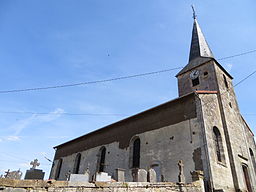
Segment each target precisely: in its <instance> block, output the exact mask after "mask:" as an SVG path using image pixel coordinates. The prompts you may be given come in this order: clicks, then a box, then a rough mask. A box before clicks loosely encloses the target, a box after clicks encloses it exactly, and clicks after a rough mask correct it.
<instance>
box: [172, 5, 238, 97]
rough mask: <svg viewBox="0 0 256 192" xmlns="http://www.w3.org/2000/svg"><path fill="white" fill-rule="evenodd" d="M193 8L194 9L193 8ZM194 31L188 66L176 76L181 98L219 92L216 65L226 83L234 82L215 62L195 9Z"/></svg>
mask: <svg viewBox="0 0 256 192" xmlns="http://www.w3.org/2000/svg"><path fill="white" fill-rule="evenodd" d="M192 8H193V7H192ZM193 19H194V24H193V30H192V39H191V46H190V54H189V61H188V64H187V65H186V66H185V67H184V68H183V69H182V70H181V71H180V72H179V73H178V74H177V75H176V77H177V78H178V89H179V96H183V95H186V94H188V93H191V92H193V91H200V90H204V91H218V88H219V87H218V83H217V82H218V81H217V76H216V65H217V66H218V68H220V69H221V70H222V71H223V74H224V78H225V81H226V82H228V80H230V81H231V80H232V79H233V78H232V77H231V75H230V74H229V73H228V72H227V71H226V70H225V69H224V68H223V67H222V66H221V65H220V64H219V63H218V62H217V61H216V60H215V58H214V56H213V53H212V51H211V49H210V47H209V45H208V43H207V41H206V39H205V37H204V35H203V33H202V30H201V28H200V26H199V24H198V22H197V17H196V14H195V12H194V9H193Z"/></svg>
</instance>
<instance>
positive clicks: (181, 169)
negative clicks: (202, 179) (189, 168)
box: [178, 160, 185, 183]
mask: <svg viewBox="0 0 256 192" xmlns="http://www.w3.org/2000/svg"><path fill="white" fill-rule="evenodd" d="M178 166H179V176H178V179H179V182H180V183H185V176H184V164H183V161H182V160H179V162H178Z"/></svg>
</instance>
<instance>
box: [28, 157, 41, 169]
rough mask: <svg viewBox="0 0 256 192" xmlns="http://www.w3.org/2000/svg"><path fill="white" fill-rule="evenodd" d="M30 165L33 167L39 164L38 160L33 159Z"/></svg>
mask: <svg viewBox="0 0 256 192" xmlns="http://www.w3.org/2000/svg"><path fill="white" fill-rule="evenodd" d="M30 165H32V167H31V169H35V168H36V167H38V166H39V165H40V163H39V162H38V159H34V161H31V162H30Z"/></svg>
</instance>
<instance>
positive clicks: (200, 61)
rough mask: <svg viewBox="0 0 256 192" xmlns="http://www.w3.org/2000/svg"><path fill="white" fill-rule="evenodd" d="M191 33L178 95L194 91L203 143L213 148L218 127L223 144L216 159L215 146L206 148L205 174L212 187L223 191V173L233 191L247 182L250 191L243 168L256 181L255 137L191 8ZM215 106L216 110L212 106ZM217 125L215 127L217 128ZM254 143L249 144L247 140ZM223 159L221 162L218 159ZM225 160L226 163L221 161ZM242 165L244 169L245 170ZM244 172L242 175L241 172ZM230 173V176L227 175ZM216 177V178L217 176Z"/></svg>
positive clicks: (225, 73)
mask: <svg viewBox="0 0 256 192" xmlns="http://www.w3.org/2000/svg"><path fill="white" fill-rule="evenodd" d="M193 19H194V23H193V31H192V40H191V46H190V54H189V61H188V64H187V65H186V66H185V67H184V68H183V69H182V70H181V71H180V72H179V73H178V74H177V75H176V77H177V79H178V89H179V96H180V97H181V96H184V95H186V94H189V93H191V92H197V93H200V94H197V96H198V98H199V100H200V104H201V105H200V107H201V110H202V111H203V114H204V115H203V117H204V118H203V119H202V121H203V122H204V126H203V127H202V129H204V132H205V133H206V134H205V140H206V143H208V144H209V146H214V142H216V140H214V138H213V135H214V134H215V135H217V134H216V133H217V132H216V131H214V127H218V130H219V133H220V134H219V138H221V139H222V140H223V141H225V145H226V146H225V147H223V150H224V151H226V152H223V154H224V155H223V157H225V158H221V156H219V157H218V158H216V155H214V154H215V153H216V154H217V153H218V151H214V150H215V149H218V147H215V149H214V147H207V151H210V152H209V153H208V152H206V153H208V158H209V159H210V160H209V167H211V173H209V174H208V175H207V177H209V178H213V179H210V180H211V185H212V188H217V189H218V188H222V187H225V186H226V185H227V184H226V182H225V183H224V184H223V186H220V185H219V184H220V183H221V182H222V180H223V179H222V178H221V175H218V174H219V173H224V172H223V171H226V175H228V174H229V173H230V174H229V175H230V176H231V177H232V178H230V177H229V178H230V179H229V180H228V181H229V182H230V184H229V186H230V187H231V188H234V189H235V190H234V191H241V189H245V188H246V187H245V186H246V185H247V183H248V185H247V191H252V190H251V182H254V185H256V180H255V179H251V180H249V179H247V180H246V182H247V183H246V184H245V178H247V175H248V173H247V171H246V168H245V167H247V168H248V169H249V168H250V169H251V178H255V176H256V169H255V173H254V171H253V166H252V161H250V160H249V157H250V151H249V149H252V148H253V149H254V150H256V149H255V143H254V140H253V138H254V136H253V134H252V132H251V130H250V128H249V126H248V125H247V124H246V122H245V120H244V119H243V117H242V115H241V114H240V111H239V107H238V104H237V99H236V95H235V91H234V86H233V83H232V79H233V78H232V76H231V75H230V74H229V73H228V72H227V71H226V70H225V69H224V68H223V67H222V66H221V64H219V62H218V61H217V60H216V59H215V58H214V56H213V53H212V51H211V49H210V47H209V45H208V43H207V41H206V39H205V37H204V35H203V33H202V31H201V28H200V26H199V24H198V22H197V17H196V15H195V12H194V9H193ZM213 106H215V107H213ZM217 124H218V125H217ZM249 139H251V140H253V142H252V144H250V143H249V142H248V140H249ZM221 159H223V161H222V160H221ZM224 159H225V160H224ZM244 166H245V167H244ZM243 171H244V172H245V173H243ZM228 172H229V173H228ZM217 175H218V176H217ZM224 191H225V190H224Z"/></svg>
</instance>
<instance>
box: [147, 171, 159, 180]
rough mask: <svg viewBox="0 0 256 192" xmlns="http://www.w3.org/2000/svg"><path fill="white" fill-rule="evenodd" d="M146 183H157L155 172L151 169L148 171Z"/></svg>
mask: <svg viewBox="0 0 256 192" xmlns="http://www.w3.org/2000/svg"><path fill="white" fill-rule="evenodd" d="M148 182H151V183H155V182H157V179H156V171H155V170H154V169H153V168H150V169H149V170H148Z"/></svg>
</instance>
